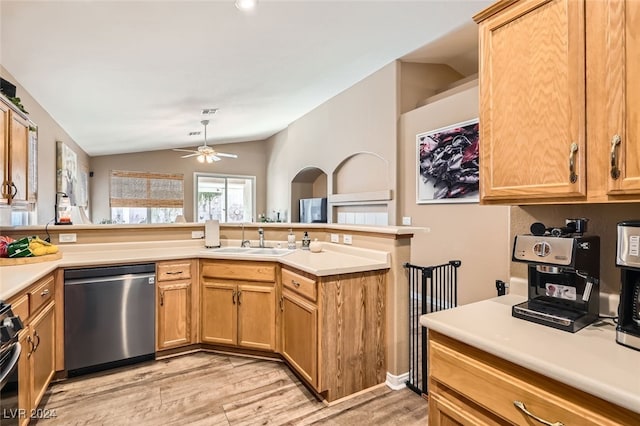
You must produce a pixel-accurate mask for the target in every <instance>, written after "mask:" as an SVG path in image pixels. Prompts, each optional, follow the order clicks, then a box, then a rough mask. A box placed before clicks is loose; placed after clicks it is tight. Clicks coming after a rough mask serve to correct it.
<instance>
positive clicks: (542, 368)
mask: <svg viewBox="0 0 640 426" xmlns="http://www.w3.org/2000/svg"><path fill="white" fill-rule="evenodd" d="M499 299H502V300H499ZM525 300H526V298H525V297H522V296H516V295H507V296H502V297H498V298H493V299H488V300H484V301H481V302H476V303H491V302H496V301H497V302H499V303H500V304H501V305H509V306H512V305H514V304H517V303H520V302H522V301H525ZM420 324H421V325H422V326H424V327H427V328H429V329H432V330H434V331H437V332H439V333H442V334H444V335H447V336H449V337H451V338H453V339H456V340H459V341H460V342H462V343H466V344H468V345H471V346H474V347H476V348H478V349H481V350H483V351H485V352H487V353H490V354H492V355H495V356H497V357H500V358H502V359H505V360H507V361H509V362H512V363H514V364H518V365H520V366H522V367H524V368H527V369H529V370H531V371H534V372H536V373H539V374H541V375H543V376H546V377H549V378H551V379H554V380H558V381H560V382H562V383H565V384H567V385H570V386H572V387H574V388H577V389H580V390H583V391H584V392H587V393H589V394H591V395H594V396H596V397H598V398H601V399H603V400H606V401H608V402H611V403H612V404H615V405H618V406H620V407H624V408H626V409H629V410H631V411H633V412H636V413H640V395H635V394H632V393H629V392H625V391H623V390H621V389H619V388H616V387H614V386H610V385H608V384H606V383H603V382H601V381H598V380H594V379H592V378H591V377H589V376H587V375H585V374H582V373H581V372H580V371H578V370H569V369H565V368H561V367H559V366H557V365H555V364H553V363H549V362H545V361H542V360H540V359H539V358H537V357H535V356H531V355H529V354H527V353H525V352H523V351H520V350H517V349H514V348H513V347H510V346H508V345H506V344H502V345H500V344H497V343H495V342H493V341H491V340H488V339H486V338H483V337H482V335H479V334H477V333H473V332H471V331H466V330H464V329H461V328H460V327H458V326H455V325H450V324H447V323H446V322H444V321H441V320H439V319H436V318H433V317H430V314H426V315H422V316H421V317H420ZM537 326H539V325H537ZM540 327H544V326H540ZM628 350H632V349H628Z"/></svg>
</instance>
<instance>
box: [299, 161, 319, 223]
mask: <svg viewBox="0 0 640 426" xmlns="http://www.w3.org/2000/svg"><path fill="white" fill-rule="evenodd" d="M326 196H327V173H325V172H324V171H323V170H322V169H320V168H318V167H314V166H309V167H305V168H303V169H302V170H300V171H299V172H298V173H297V174H296V175H295V176H294V177H293V179H291V209H290V211H291V218H290V221H291V222H299V221H300V199H301V198H324V197H326Z"/></svg>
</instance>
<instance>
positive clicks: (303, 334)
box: [282, 289, 318, 389]
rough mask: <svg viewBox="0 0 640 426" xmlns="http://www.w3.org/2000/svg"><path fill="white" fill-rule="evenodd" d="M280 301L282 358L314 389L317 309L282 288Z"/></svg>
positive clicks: (316, 369)
mask: <svg viewBox="0 0 640 426" xmlns="http://www.w3.org/2000/svg"><path fill="white" fill-rule="evenodd" d="M282 298H283V303H282V310H283V312H282V356H284V357H285V359H286V360H287V361H289V363H290V364H291V366H292V367H293V368H295V369H296V371H298V373H300V374H301V375H302V377H304V379H305V380H306V381H307V382H308V383H309V384H311V385H312V386H313V387H314V388H316V389H317V387H318V373H317V372H318V339H317V337H318V308H317V307H316V306H315V305H313V304H311V303H309V302H307V301H305V300H304V299H302V298H301V297H299V296H296V295H295V294H294V293H292V292H290V291H288V290H286V289H284V290H283V292H282Z"/></svg>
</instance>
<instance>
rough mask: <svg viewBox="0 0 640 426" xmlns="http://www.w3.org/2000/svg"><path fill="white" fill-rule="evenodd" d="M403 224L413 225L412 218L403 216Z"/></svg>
mask: <svg viewBox="0 0 640 426" xmlns="http://www.w3.org/2000/svg"><path fill="white" fill-rule="evenodd" d="M402 224H403V225H407V226H409V225H411V216H402Z"/></svg>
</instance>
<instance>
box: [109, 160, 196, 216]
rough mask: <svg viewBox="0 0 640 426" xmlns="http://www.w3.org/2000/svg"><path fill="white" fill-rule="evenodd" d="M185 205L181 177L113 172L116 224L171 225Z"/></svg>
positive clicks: (113, 203) (182, 178)
mask: <svg viewBox="0 0 640 426" xmlns="http://www.w3.org/2000/svg"><path fill="white" fill-rule="evenodd" d="M183 204H184V176H183V175H182V174H169V173H149V172H131V171H122V170H112V171H111V181H110V206H111V220H112V221H113V222H114V223H171V222H175V220H176V216H178V215H181V214H182V211H183Z"/></svg>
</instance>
